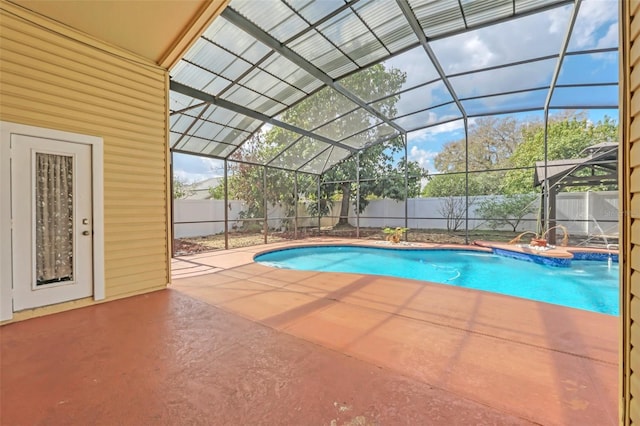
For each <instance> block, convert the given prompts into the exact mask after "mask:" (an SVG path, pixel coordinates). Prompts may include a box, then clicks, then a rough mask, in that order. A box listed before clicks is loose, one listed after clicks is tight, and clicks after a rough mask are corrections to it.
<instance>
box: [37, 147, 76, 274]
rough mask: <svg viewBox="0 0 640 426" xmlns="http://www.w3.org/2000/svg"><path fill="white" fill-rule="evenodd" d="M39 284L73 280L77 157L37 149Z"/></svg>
mask: <svg viewBox="0 0 640 426" xmlns="http://www.w3.org/2000/svg"><path fill="white" fill-rule="evenodd" d="M35 176H36V179H35V180H36V185H35V191H36V194H35V201H36V230H35V231H36V232H35V235H36V285H37V286H41V285H46V284H53V283H59V282H64V281H72V280H73V157H71V156H65V155H55V154H43V153H36V167H35Z"/></svg>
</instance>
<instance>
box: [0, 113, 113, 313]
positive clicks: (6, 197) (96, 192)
mask: <svg viewBox="0 0 640 426" xmlns="http://www.w3.org/2000/svg"><path fill="white" fill-rule="evenodd" d="M12 134H19V135H25V136H33V137H39V138H46V139H56V140H60V141H63V142H73V143H79V144H85V145H89V146H90V147H91V173H92V184H91V190H92V195H91V197H92V208H93V259H92V260H93V300H103V299H104V298H105V280H104V166H103V164H104V153H103V149H104V146H103V140H102V138H100V137H96V136H88V135H82V134H79V133H70V132H64V131H60V130H53V129H46V128H42V127H35V126H28V125H24V124H18V123H12V122H8V121H0V321H5V320H10V319H12V318H13V253H12V249H11V246H12V244H11V235H12V230H11V169H10V168H11V149H10V141H11V135H12ZM63 303H64V302H63ZM34 309H38V308H34Z"/></svg>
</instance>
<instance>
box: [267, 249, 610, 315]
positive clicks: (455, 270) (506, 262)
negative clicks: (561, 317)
mask: <svg viewBox="0 0 640 426" xmlns="http://www.w3.org/2000/svg"><path fill="white" fill-rule="evenodd" d="M255 261H256V262H260V263H262V264H265V265H269V266H273V267H277V268H288V269H300V270H307V271H333V272H354V273H362V274H373V275H387V276H394V277H402V278H411V279H416V280H422V281H432V282H436V283H441V284H449V285H455V286H458V287H467V288H473V289H477V290H485V291H491V292H494V293H502V294H507V295H510V296H516V297H522V298H525V299H531V300H536V301H540V302H547V303H553V304H556V305H563V306H568V307H571V308H578V309H585V310H588V311H594V312H601V313H604V314H609V315H618V264H617V263H613V264H612V265H611V266H609V265H608V263H607V262H606V261H593V260H574V261H572V262H571V267H569V268H558V267H553V266H546V265H539V264H536V263H533V262H526V261H522V260H516V259H510V258H506V257H502V256H497V255H494V254H491V253H483V252H477V251H469V250H397V249H390V248H387V249H385V248H375V247H354V246H319V247H299V248H293V249H285V250H278V251H273V252H269V253H265V254H262V255H259V256H256V258H255Z"/></svg>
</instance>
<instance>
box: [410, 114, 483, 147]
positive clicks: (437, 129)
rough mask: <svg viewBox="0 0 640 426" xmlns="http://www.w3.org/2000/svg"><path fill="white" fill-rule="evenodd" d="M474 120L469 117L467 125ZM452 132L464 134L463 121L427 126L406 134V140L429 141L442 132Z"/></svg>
mask: <svg viewBox="0 0 640 426" xmlns="http://www.w3.org/2000/svg"><path fill="white" fill-rule="evenodd" d="M473 122H475V119H473V118H470V119H469V126H470V125H471V124H472V123H473ZM446 133H452V134H458V133H460V136H464V121H463V120H457V121H450V122H448V123H444V124H440V125H439V126H433V127H428V128H426V129H421V130H417V131H415V132H411V133H409V134H408V135H407V140H408V142H409V143H411V142H429V141H434V140H435V139H436V138H438V137H439V136H440V135H442V134H446Z"/></svg>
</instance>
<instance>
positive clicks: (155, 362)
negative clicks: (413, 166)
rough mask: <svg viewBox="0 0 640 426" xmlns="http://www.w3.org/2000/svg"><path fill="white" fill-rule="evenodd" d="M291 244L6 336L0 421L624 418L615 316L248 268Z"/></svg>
mask: <svg viewBox="0 0 640 426" xmlns="http://www.w3.org/2000/svg"><path fill="white" fill-rule="evenodd" d="M316 242H322V243H346V244H350V243H352V241H349V240H345V241H343V240H330V239H322V240H321V239H318V240H316ZM289 245H291V244H271V245H268V246H257V247H251V248H245V249H235V250H229V251H218V252H212V253H205V254H199V255H194V256H189V257H183V258H180V259H174V261H173V271H174V272H173V274H174V281H173V285H172V287H171V289H170V290H168V291H161V292H157V293H152V294H149V295H144V296H138V297H134V298H129V299H125V300H120V301H116V302H111V303H106V304H103V305H99V306H93V307H89V308H84V309H79V310H75V311H70V312H66V313H62V314H57V315H51V316H48V317H43V318H37V319H34V320H29V321H24V322H21V323H15V324H10V325H7V326H4V327H2V328H0V340H1V342H0V343H1V345H2V346H1V350H2V352H1V353H2V359H1V368H2V370H1V373H2V376H1V381H2V386H1V390H0V404H1V405H0V416H1V417H0V423H2V424H3V425H4V424H7V425H22V424H25V425H27V424H28V425H31V424H122V425H129V424H130V425H147V424H153V425H160V424H173V425H182V424H189V425H192V424H207V425H218V424H220V425H222V424H224V425H236V424H238V425H240V424H268V425H315V424H317V425H344V424H346V425H387V424H391V425H403V424H406V425H480V424H482V425H490V424H495V425H508V424H544V425H598V426H600V425H615V424H617V378H618V377H617V376H618V318H617V317H612V316H607V315H601V314H595V313H591V312H586V311H580V310H575V309H569V308H563V307H560V306H555V305H549V304H545V303H538V302H532V301H527V300H523V299H517V298H512V297H508V296H501V295H497V294H491V293H486V292H480V291H473V290H467V289H462V288H456V287H449V286H443V285H436V284H429V283H424V282H418V281H411V280H403V279H396V278H387V277H375V276H366V275H358V274H339V273H319V272H305V271H292V270H282V269H273V268H268V267H265V266H262V265H259V264H255V263H254V262H253V261H252V258H253V255H254V254H255V253H257V252H260V251H264V250H266V249H273V248H276V247H285V246H289ZM527 279H530V277H523V282H524V281H525V280H527Z"/></svg>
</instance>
